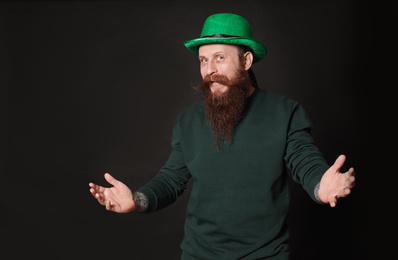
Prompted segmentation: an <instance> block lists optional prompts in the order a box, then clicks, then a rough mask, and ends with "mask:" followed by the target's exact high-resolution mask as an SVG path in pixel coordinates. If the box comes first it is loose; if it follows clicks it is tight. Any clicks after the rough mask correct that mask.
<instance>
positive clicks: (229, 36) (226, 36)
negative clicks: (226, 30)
mask: <svg viewBox="0 0 398 260" xmlns="http://www.w3.org/2000/svg"><path fill="white" fill-rule="evenodd" d="M236 37H239V36H233V35H227V34H213V35H209V36H203V37H201V38H236Z"/></svg>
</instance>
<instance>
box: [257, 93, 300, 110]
mask: <svg viewBox="0 0 398 260" xmlns="http://www.w3.org/2000/svg"><path fill="white" fill-rule="evenodd" d="M255 98H256V102H258V103H260V104H261V105H262V106H266V107H272V108H273V110H276V109H278V108H285V109H291V108H292V107H295V106H297V105H299V104H298V103H297V101H295V100H293V99H290V98H288V97H286V96H283V95H280V94H276V93H273V92H270V91H268V90H263V89H258V90H257V93H256V97H255Z"/></svg>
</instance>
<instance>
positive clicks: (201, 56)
mask: <svg viewBox="0 0 398 260" xmlns="http://www.w3.org/2000/svg"><path fill="white" fill-rule="evenodd" d="M220 54H223V55H227V54H226V53H225V52H224V51H216V52H215V53H212V54H211V55H210V56H213V57H214V56H217V55H220ZM198 58H199V59H203V58H204V59H206V57H205V56H203V55H199V56H198Z"/></svg>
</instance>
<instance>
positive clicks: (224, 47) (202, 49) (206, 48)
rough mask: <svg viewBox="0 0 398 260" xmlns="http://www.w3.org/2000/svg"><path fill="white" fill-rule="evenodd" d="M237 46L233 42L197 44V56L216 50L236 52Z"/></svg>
mask: <svg viewBox="0 0 398 260" xmlns="http://www.w3.org/2000/svg"><path fill="white" fill-rule="evenodd" d="M237 51H238V46H236V45H234V44H224V43H213V44H205V45H201V46H199V56H206V55H212V54H214V53H218V52H224V53H231V52H235V53H237Z"/></svg>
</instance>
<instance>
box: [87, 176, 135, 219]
mask: <svg viewBox="0 0 398 260" xmlns="http://www.w3.org/2000/svg"><path fill="white" fill-rule="evenodd" d="M105 179H106V181H107V182H109V183H110V184H112V185H113V187H111V188H104V187H102V186H99V185H96V184H94V183H90V184H89V185H90V187H91V189H90V192H91V194H93V196H94V197H95V198H96V199H97V200H98V202H99V203H100V204H101V205H103V206H105V207H106V209H107V210H109V211H114V212H117V213H127V212H130V211H133V210H134V207H135V204H134V197H133V194H132V192H131V190H130V189H129V188H128V187H127V186H126V185H125V184H124V183H123V182H121V181H118V180H116V179H115V178H113V177H112V176H111V175H110V174H108V173H106V174H105Z"/></svg>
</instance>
